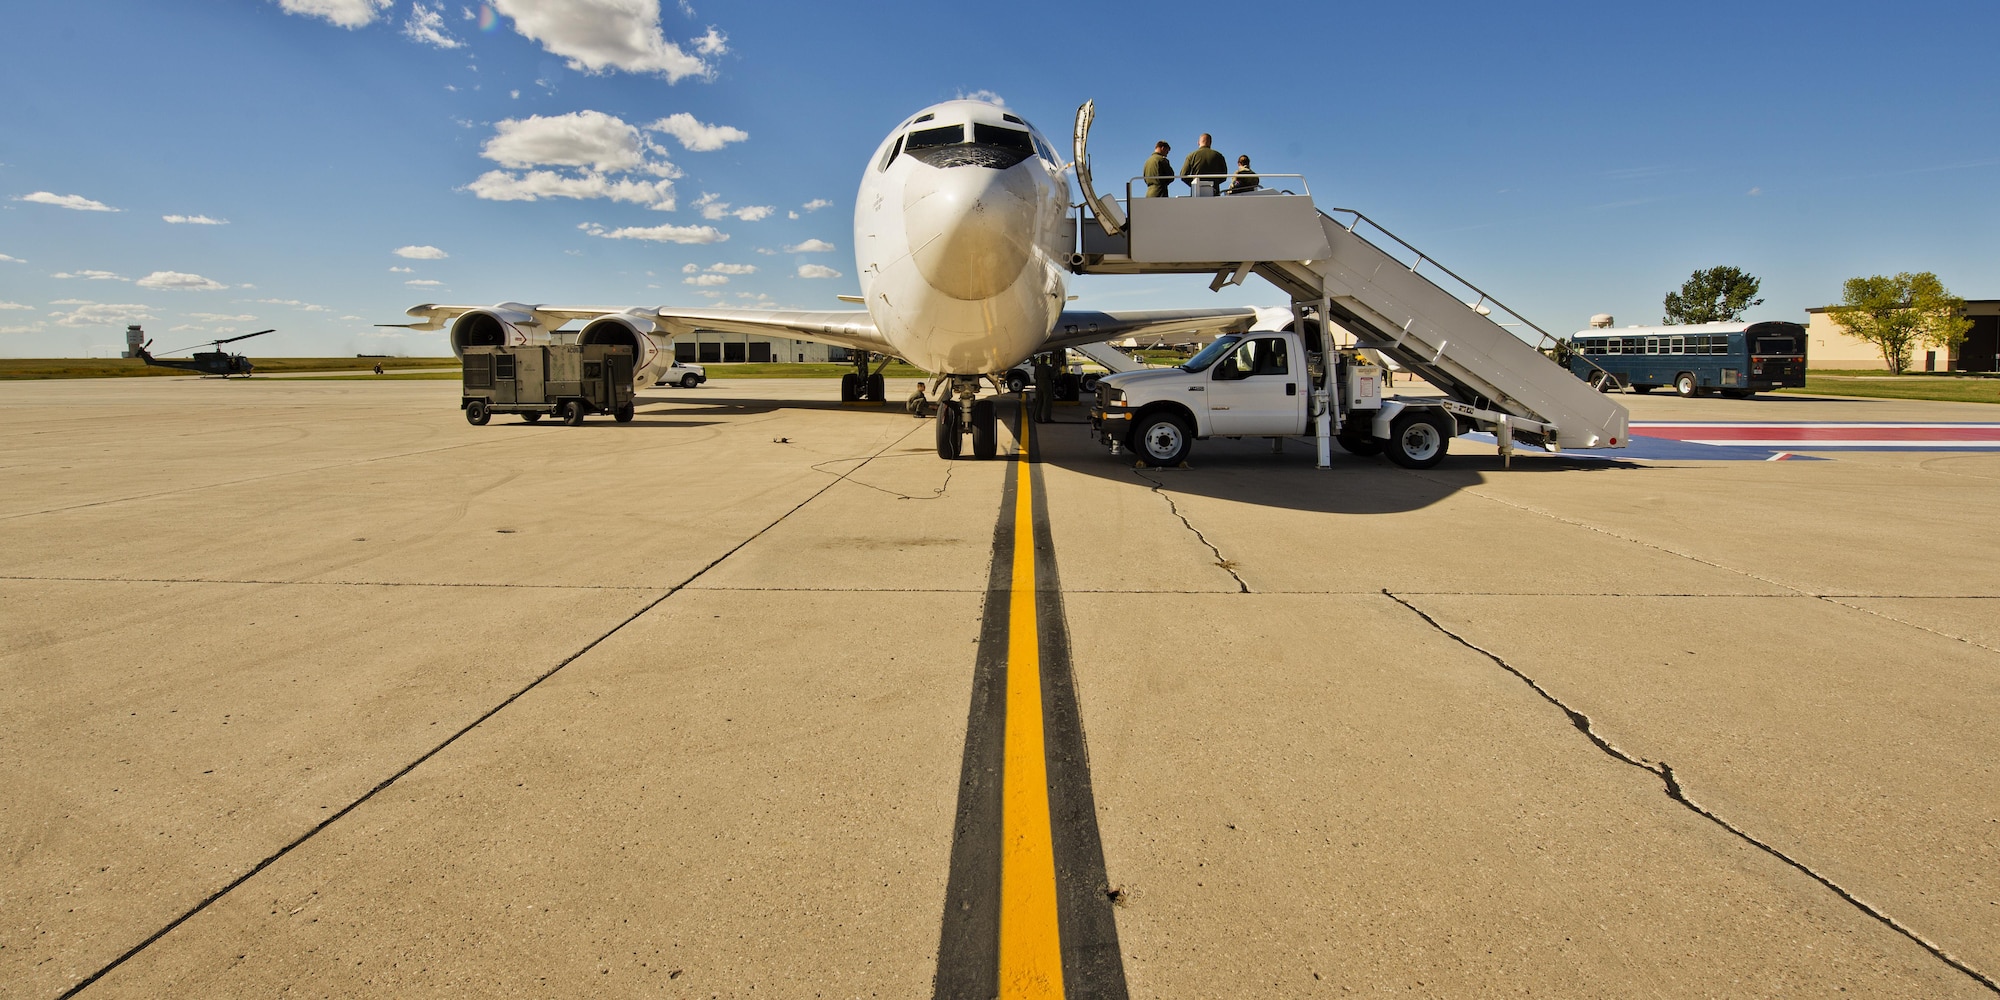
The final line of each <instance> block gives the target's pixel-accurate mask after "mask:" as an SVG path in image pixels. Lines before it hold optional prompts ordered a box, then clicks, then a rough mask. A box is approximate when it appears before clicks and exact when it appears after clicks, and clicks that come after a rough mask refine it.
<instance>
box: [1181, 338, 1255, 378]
mask: <svg viewBox="0 0 2000 1000" xmlns="http://www.w3.org/2000/svg"><path fill="white" fill-rule="evenodd" d="M1242 339H1243V335H1242V334H1240V333H1229V334H1224V335H1222V336H1220V337H1217V338H1215V341H1214V342H1213V343H1211V344H1209V345H1208V346H1207V347H1204V348H1202V349H1201V352H1200V353H1198V354H1196V355H1195V356H1194V357H1191V358H1189V359H1187V360H1186V361H1185V362H1182V363H1181V364H1180V365H1177V366H1176V367H1178V368H1180V370H1182V371H1184V372H1199V371H1207V370H1208V366H1209V365H1212V364H1214V363H1215V362H1216V360H1217V359H1219V358H1221V357H1222V356H1223V355H1225V354H1228V353H1229V351H1230V349H1231V348H1234V347H1235V346H1236V344H1237V342H1238V341H1240V340H1242Z"/></svg>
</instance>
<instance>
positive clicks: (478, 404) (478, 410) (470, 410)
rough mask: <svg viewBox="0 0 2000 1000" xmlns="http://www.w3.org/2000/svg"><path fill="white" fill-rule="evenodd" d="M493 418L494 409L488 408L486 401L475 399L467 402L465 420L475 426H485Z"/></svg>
mask: <svg viewBox="0 0 2000 1000" xmlns="http://www.w3.org/2000/svg"><path fill="white" fill-rule="evenodd" d="M491 419H493V411H491V410H488V409H487V408H486V401H485V400H483V399H475V400H472V401H471V402H468V403H466V404H465V422H466V423H468V424H471V425H472V426H474V427H484V426H486V422H487V421H488V420H491Z"/></svg>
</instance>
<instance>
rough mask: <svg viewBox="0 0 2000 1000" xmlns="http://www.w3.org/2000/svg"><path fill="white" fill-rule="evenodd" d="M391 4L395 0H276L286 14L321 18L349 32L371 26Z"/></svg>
mask: <svg viewBox="0 0 2000 1000" xmlns="http://www.w3.org/2000/svg"><path fill="white" fill-rule="evenodd" d="M393 3H395V0H278V6H280V7H282V8H284V10H285V13H287V14H303V15H305V16H307V17H323V18H325V19H327V20H328V21H331V22H333V23H334V24H337V25H339V26H341V27H343V28H347V29H349V30H353V29H355V28H360V27H365V26H367V25H369V24H373V23H374V21H375V15H376V13H377V12H378V11H384V10H387V9H389V7H390V5H392V4H393Z"/></svg>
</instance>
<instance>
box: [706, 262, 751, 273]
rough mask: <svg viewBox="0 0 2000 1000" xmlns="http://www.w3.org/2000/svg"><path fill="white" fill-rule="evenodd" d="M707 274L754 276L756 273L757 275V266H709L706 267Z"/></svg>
mask: <svg viewBox="0 0 2000 1000" xmlns="http://www.w3.org/2000/svg"><path fill="white" fill-rule="evenodd" d="M708 273H710V274H756V273H757V265H755V264H710V265H708Z"/></svg>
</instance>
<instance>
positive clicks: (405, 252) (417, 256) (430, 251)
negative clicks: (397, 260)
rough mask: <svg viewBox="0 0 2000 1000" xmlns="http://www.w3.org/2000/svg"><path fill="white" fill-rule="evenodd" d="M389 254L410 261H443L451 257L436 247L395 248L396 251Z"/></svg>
mask: <svg viewBox="0 0 2000 1000" xmlns="http://www.w3.org/2000/svg"><path fill="white" fill-rule="evenodd" d="M390 252H391V253H393V254H395V255H396V256H398V257H406V258H408V259H410V260H443V259H445V258H446V257H449V256H451V255H450V254H448V253H445V252H444V251H443V250H439V249H438V248H437V247H434V246H428V245H426V246H407V247H397V248H396V249H394V250H392V251H390Z"/></svg>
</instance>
